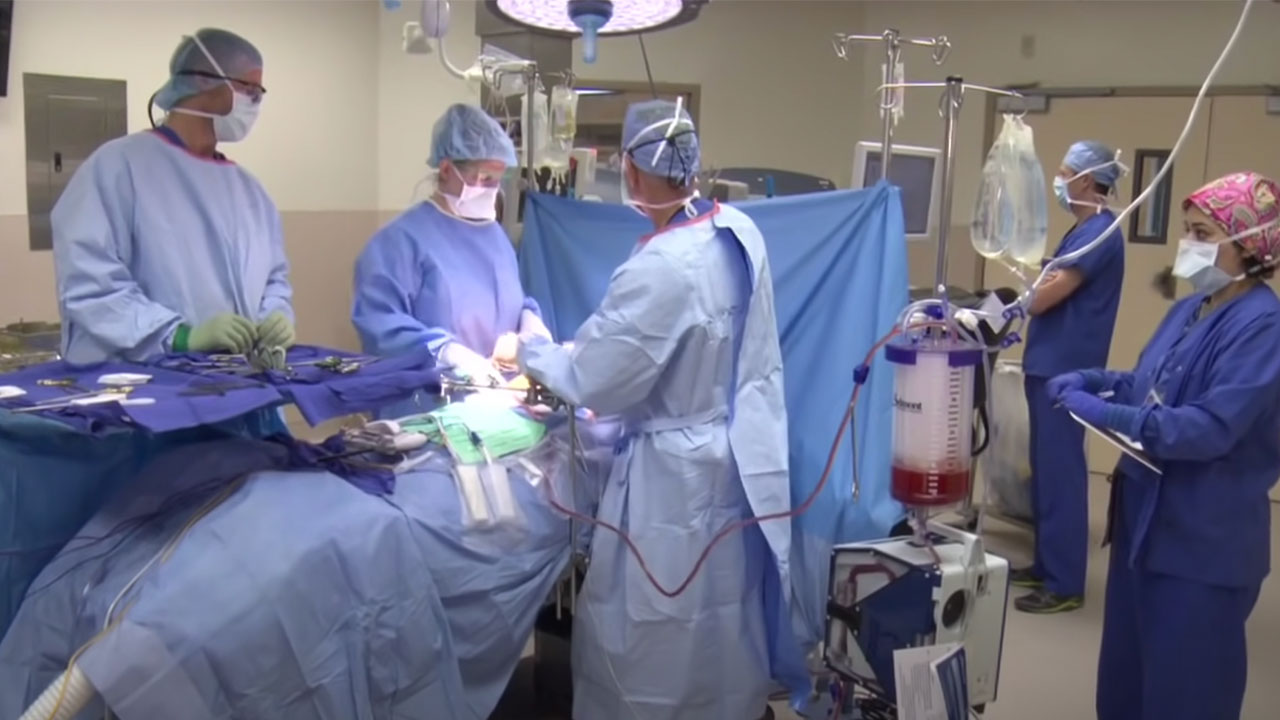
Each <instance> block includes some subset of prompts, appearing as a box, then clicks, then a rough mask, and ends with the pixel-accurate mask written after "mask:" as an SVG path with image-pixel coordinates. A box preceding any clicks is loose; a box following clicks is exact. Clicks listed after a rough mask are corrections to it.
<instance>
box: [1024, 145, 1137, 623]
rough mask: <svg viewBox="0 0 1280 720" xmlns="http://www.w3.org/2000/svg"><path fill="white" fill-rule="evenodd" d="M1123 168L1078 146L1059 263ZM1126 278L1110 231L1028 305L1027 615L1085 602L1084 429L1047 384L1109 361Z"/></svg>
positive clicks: (1098, 212)
mask: <svg viewBox="0 0 1280 720" xmlns="http://www.w3.org/2000/svg"><path fill="white" fill-rule="evenodd" d="M1122 169H1123V168H1122V166H1121V165H1120V163H1119V162H1118V161H1117V160H1116V154H1115V153H1114V152H1112V151H1111V150H1110V149H1109V148H1107V147H1105V146H1103V145H1102V144H1101V143H1097V142H1093V141H1082V142H1077V143H1075V144H1074V145H1072V146H1071V147H1070V148H1069V149H1068V150H1067V154H1066V157H1065V158H1063V160H1062V167H1061V169H1060V170H1059V171H1058V176H1057V177H1055V178H1054V181H1053V189H1054V193H1055V194H1056V195H1057V198H1058V204H1059V205H1061V206H1062V209H1064V210H1066V211H1067V212H1069V213H1071V214H1072V215H1074V216H1075V219H1076V222H1075V225H1073V226H1072V228H1071V230H1069V231H1068V232H1067V234H1066V236H1065V237H1064V238H1063V239H1062V242H1061V243H1060V244H1059V245H1058V249H1057V252H1055V253H1054V257H1062V256H1063V255H1066V254H1067V253H1070V252H1073V251H1075V250H1078V249H1080V248H1082V247H1084V246H1086V245H1088V244H1089V243H1091V242H1093V241H1094V239H1096V238H1097V237H1098V236H1099V235H1101V234H1102V233H1103V232H1104V231H1106V229H1107V228H1108V227H1110V226H1111V223H1112V221H1114V220H1115V214H1114V213H1112V212H1111V209H1110V208H1109V207H1107V200H1106V198H1107V196H1108V195H1110V194H1111V193H1112V191H1113V190H1114V189H1115V186H1116V181H1117V180H1118V179H1119V177H1120V174H1121V171H1122ZM1123 282H1124V237H1123V236H1122V235H1121V233H1120V231H1119V230H1116V231H1115V232H1113V233H1111V234H1110V235H1108V236H1107V238H1106V239H1105V240H1103V241H1102V242H1101V243H1100V244H1099V245H1098V246H1097V247H1095V248H1094V249H1093V250H1092V251H1091V252H1088V253H1086V254H1085V255H1083V256H1081V257H1079V258H1077V259H1076V260H1074V261H1072V262H1069V263H1066V264H1064V265H1063V266H1061V267H1059V268H1058V270H1057V271H1056V272H1054V273H1053V274H1051V275H1050V276H1049V278H1048V279H1047V281H1046V282H1045V284H1044V285H1043V286H1042V287H1041V288H1040V289H1039V290H1037V291H1036V294H1035V296H1034V298H1033V299H1032V301H1031V307H1030V313H1031V315H1032V316H1033V319H1032V321H1031V326H1030V328H1029V329H1028V333H1027V347H1026V350H1025V352H1024V354H1023V360H1022V367H1023V371H1024V372H1025V374H1026V379H1025V384H1026V394H1027V410H1028V418H1029V420H1030V426H1031V428H1030V429H1031V433H1030V435H1031V448H1030V451H1031V452H1030V455H1031V498H1032V512H1033V514H1034V516H1035V525H1036V531H1035V532H1036V534H1035V564H1034V565H1032V566H1031V567H1029V568H1024V569H1019V570H1015V571H1014V572H1013V576H1012V582H1013V584H1015V585H1018V586H1021V587H1029V588H1033V590H1034V591H1033V592H1032V593H1031V594H1029V595H1027V596H1025V597H1020V598H1018V599H1017V600H1016V601H1014V605H1015V607H1017V609H1019V610H1021V611H1023V612H1031V613H1053V612H1062V611H1066V610H1075V609H1076V608H1079V607H1080V606H1081V605H1082V604H1083V603H1084V589H1085V588H1084V586H1085V574H1086V562H1087V558H1088V554H1089V494H1088V493H1089V485H1088V483H1089V466H1088V464H1087V462H1086V460H1085V449H1084V432H1085V431H1084V428H1083V427H1081V426H1080V425H1079V424H1078V423H1076V422H1075V421H1074V420H1072V419H1071V416H1070V415H1068V414H1067V412H1066V411H1065V410H1063V409H1062V408H1060V407H1057V406H1056V405H1055V403H1054V401H1053V399H1052V398H1050V397H1049V395H1048V393H1046V392H1045V383H1047V382H1048V380H1049V379H1050V378H1052V377H1054V376H1055V375H1059V374H1061V373H1065V372H1068V371H1070V370H1079V369H1081V368H1088V367H1099V366H1103V365H1106V362H1107V353H1108V351H1109V350H1110V348H1111V336H1112V333H1113V331H1114V330H1115V326H1116V312H1117V311H1118V310H1119V307H1120V288H1121V285H1122V284H1123Z"/></svg>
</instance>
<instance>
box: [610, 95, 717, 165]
mask: <svg viewBox="0 0 1280 720" xmlns="http://www.w3.org/2000/svg"><path fill="white" fill-rule="evenodd" d="M673 120H674V121H675V122H674V123H673V122H672V121H673ZM622 149H623V151H624V152H627V153H630V155H631V164H632V165H633V166H634V167H635V168H636V169H637V170H639V171H640V172H643V173H647V174H649V175H657V176H658V177H664V178H667V179H669V180H675V181H677V182H679V183H681V184H687V183H688V182H689V181H690V180H692V179H693V176H694V175H697V174H698V170H699V169H700V168H701V164H702V158H701V153H700V152H699V150H698V132H697V128H695V127H694V125H693V118H691V117H689V113H688V112H686V111H685V109H684V108H683V107H682V108H680V114H679V116H678V117H677V115H676V104H675V103H674V102H671V101H669V100H646V101H645V102H639V103H633V104H632V105H631V106H630V107H628V108H627V119H626V121H624V122H623V123H622ZM655 160H656V162H655Z"/></svg>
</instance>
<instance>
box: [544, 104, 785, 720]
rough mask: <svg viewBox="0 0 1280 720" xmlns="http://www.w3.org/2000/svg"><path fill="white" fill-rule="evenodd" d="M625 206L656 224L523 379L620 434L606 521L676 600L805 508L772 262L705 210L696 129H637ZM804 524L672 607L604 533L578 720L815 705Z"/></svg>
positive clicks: (633, 122) (593, 576)
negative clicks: (601, 417)
mask: <svg viewBox="0 0 1280 720" xmlns="http://www.w3.org/2000/svg"><path fill="white" fill-rule="evenodd" d="M623 147H624V151H623V165H624V170H623V176H624V183H625V187H624V188H623V197H624V198H625V199H626V202H628V204H630V205H631V206H632V207H633V208H635V209H636V210H638V211H639V212H640V213H641V214H643V215H645V216H646V217H648V218H649V219H650V220H652V222H653V225H654V228H655V232H654V233H653V234H651V235H649V236H647V237H644V238H642V239H641V240H640V241H639V243H638V244H637V245H636V247H635V249H634V251H633V253H632V255H631V258H630V259H629V260H627V261H626V262H625V263H624V264H623V265H622V266H621V267H619V268H618V269H617V270H616V271H615V272H614V274H613V277H612V279H611V281H610V283H609V287H608V290H607V291H606V294H605V297H604V299H603V301H602V302H601V304H600V306H599V308H598V309H597V310H596V311H595V313H594V314H593V315H592V316H591V317H590V318H588V319H587V321H586V322H585V323H584V324H583V325H582V327H581V328H579V329H578V331H577V334H576V335H575V336H574V339H573V346H572V348H571V349H570V348H567V347H564V346H560V345H556V344H553V343H552V342H550V341H549V340H547V339H545V338H541V337H533V336H529V335H522V336H521V344H520V365H521V367H522V369H524V370H525V372H526V373H527V374H528V375H529V376H530V378H531V379H533V380H536V381H537V382H540V383H542V384H544V385H545V386H546V387H547V388H548V389H549V390H550V391H551V392H553V393H555V394H557V395H559V396H560V397H562V398H564V399H566V400H567V401H568V402H570V403H572V404H574V405H578V406H585V407H590V408H592V409H593V410H595V411H596V412H598V413H601V414H606V415H613V414H618V415H621V416H622V418H623V421H624V427H625V430H624V432H625V436H624V439H623V441H622V442H621V444H620V446H619V448H618V450H617V452H618V456H617V457H616V459H615V462H614V465H613V472H612V475H611V477H610V479H609V480H608V482H607V485H606V488H605V490H604V492H603V496H602V498H601V499H600V504H599V510H598V512H597V516H598V518H599V520H601V521H603V522H607V523H609V524H611V525H613V526H614V527H617V528H619V529H621V530H622V531H624V532H626V533H627V534H629V535H630V537H631V539H632V540H633V541H634V543H635V545H636V547H637V549H638V550H639V552H640V553H641V554H642V555H643V557H644V562H645V563H646V564H647V566H648V568H649V570H650V571H651V572H652V574H653V577H654V578H655V579H656V581H657V582H658V583H660V584H661V585H662V586H664V587H665V588H666V589H667V591H668V592H670V591H674V590H675V589H677V588H678V586H680V585H681V583H682V582H683V581H684V580H685V578H686V576H688V575H689V573H690V572H691V571H692V570H693V569H694V564H695V561H696V560H697V559H698V556H699V555H700V554H702V552H703V551H704V549H706V548H707V547H708V546H709V545H710V543H711V542H712V539H713V537H715V536H716V535H717V533H720V532H721V531H723V530H726V529H729V528H733V527H734V526H736V525H738V524H739V523H741V522H743V521H744V520H747V519H748V518H752V517H753V516H754V517H759V516H763V515H766V514H770V513H776V512H785V511H787V510H788V509H789V508H790V490H789V482H788V473H787V424H786V409H785V407H784V405H783V385H782V360H781V351H780V349H779V345H778V329H777V324H776V318H775V314H774V304H773V287H772V279H771V277H770V273H769V262H768V256H767V255H766V254H765V245H764V241H763V238H762V237H761V236H760V232H759V230H757V229H756V227H755V225H754V224H753V223H752V222H751V220H750V219H748V218H747V217H746V216H745V215H743V214H742V213H741V212H739V211H737V210H735V209H733V208H729V207H722V206H719V205H716V204H713V203H710V202H707V201H705V200H701V199H698V196H697V193H696V192H695V191H694V178H695V174H696V173H697V171H698V166H699V150H698V136H697V134H696V132H695V129H694V126H693V122H692V120H691V119H690V117H689V115H688V113H686V112H684V111H683V110H682V109H679V107H678V106H677V105H675V104H673V103H670V102H667V101H661V100H654V101H650V102H644V103H640V104H637V105H633V106H631V107H630V108H629V109H628V112H627V116H626V122H625V124H624V126H623ZM790 543H791V528H790V524H789V521H787V520H779V521H770V522H766V523H763V524H760V525H751V526H749V527H747V528H746V529H741V530H734V531H733V532H731V533H730V534H728V535H726V536H725V537H724V539H723V540H722V541H721V542H720V543H719V544H717V545H716V546H715V547H714V549H712V550H711V552H710V555H709V557H708V558H707V561H706V564H705V565H704V566H703V567H702V568H701V569H700V571H699V572H698V574H697V576H696V578H695V579H694V580H693V581H692V582H691V583H690V584H689V585H688V587H687V589H685V590H684V592H682V593H681V594H679V595H676V596H675V597H667V596H666V594H665V593H662V592H660V591H659V590H658V589H657V587H655V585H654V584H653V583H651V582H650V580H649V579H648V578H647V577H646V574H645V571H644V570H643V569H642V566H641V563H640V562H639V561H638V559H637V558H636V557H635V556H634V555H632V554H631V552H630V550H629V549H628V548H627V546H626V545H625V543H624V542H623V541H622V540H621V539H620V538H619V537H618V536H617V535H616V534H615V533H613V532H610V531H608V530H606V529H603V528H599V527H597V528H596V529H595V532H594V535H593V540H592V546H591V550H590V553H591V563H590V566H589V569H588V571H587V576H586V582H585V585H584V587H583V589H582V593H581V595H580V596H579V599H578V606H577V608H578V609H577V612H576V613H575V616H574V625H573V673H574V690H573V705H574V710H573V717H574V718H575V719H576V720H613V719H614V718H630V719H633V720H650V719H652V720H659V719H661V720H720V719H723V720H749V719H750V718H755V717H759V716H760V714H761V713H762V712H763V711H764V710H765V702H766V699H767V696H768V694H769V690H770V678H771V676H772V677H774V678H777V679H779V680H781V681H783V682H785V683H787V685H788V687H789V688H790V689H792V690H798V691H801V692H802V691H803V687H804V684H805V682H806V677H805V674H804V668H803V666H802V661H801V658H800V655H799V652H798V650H797V649H796V647H797V646H796V644H795V640H794V637H793V636H792V635H791V634H790V625H789V616H788V613H789V608H790V590H789V587H790V577H789V576H790V571H789V569H788V564H787V563H788V561H787V558H788V554H789V551H790Z"/></svg>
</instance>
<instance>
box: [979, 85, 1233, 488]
mask: <svg viewBox="0 0 1280 720" xmlns="http://www.w3.org/2000/svg"><path fill="white" fill-rule="evenodd" d="M1191 105H1192V98H1189V97H1187V98H1183V97H1091V98H1061V99H1060V98H1054V99H1052V100H1051V101H1050V104H1049V111H1048V112H1047V113H1044V114H1040V115H1028V116H1027V118H1026V120H1027V122H1028V124H1030V125H1031V127H1032V128H1033V129H1034V131H1035V140H1036V152H1037V154H1038V155H1039V157H1040V162H1041V164H1042V165H1043V166H1044V170H1045V174H1046V183H1047V185H1046V186H1047V187H1052V181H1053V176H1054V175H1056V174H1057V171H1058V167H1059V164H1060V163H1061V160H1062V157H1063V155H1064V154H1065V153H1066V150H1067V148H1068V147H1069V146H1070V145H1071V143H1073V142H1075V141H1077V140H1098V141H1100V142H1102V143H1104V144H1106V145H1108V146H1110V147H1112V148H1115V149H1118V150H1120V151H1121V155H1120V160H1121V162H1123V163H1125V164H1126V165H1128V166H1131V165H1132V164H1133V162H1132V161H1133V159H1134V157H1135V156H1136V154H1137V151H1138V150H1139V149H1144V150H1169V149H1171V148H1172V147H1173V145H1174V143H1175V142H1176V141H1177V139H1178V135H1179V134H1180V133H1181V132H1182V127H1183V124H1184V123H1185V122H1186V120H1187V115H1188V113H1189V112H1190V110H1191ZM1224 114H1225V113H1224ZM1207 115H1208V112H1207V105H1206V106H1204V107H1202V110H1201V113H1200V118H1199V119H1198V120H1197V122H1196V124H1195V125H1194V126H1193V128H1192V130H1191V133H1190V135H1189V136H1188V137H1187V140H1186V142H1185V143H1184V144H1183V146H1182V151H1181V152H1180V153H1179V155H1178V157H1177V158H1176V159H1175V160H1174V167H1173V169H1172V170H1171V176H1172V193H1171V197H1172V199H1173V202H1172V206H1173V208H1174V210H1173V212H1172V213H1171V214H1170V217H1169V233H1168V234H1169V235H1171V236H1173V237H1174V238H1176V237H1178V236H1179V234H1180V232H1181V225H1182V218H1181V213H1180V212H1178V211H1177V208H1178V206H1179V204H1180V203H1181V200H1182V198H1184V197H1186V196H1187V195H1188V194H1189V193H1191V192H1192V191H1194V190H1196V189H1197V188H1199V187H1200V186H1201V185H1202V184H1203V182H1204V171H1205V160H1206V155H1207V152H1208V145H1209V132H1208V128H1209V124H1210V123H1209V122H1208V119H1207V117H1206V116H1207ZM1214 115H1215V120H1216V117H1217V115H1218V113H1214ZM1254 145H1256V143H1254ZM1133 181H1134V175H1133V174H1130V175H1127V176H1125V177H1122V178H1121V179H1120V181H1119V182H1118V183H1117V185H1118V187H1117V188H1116V191H1117V193H1118V197H1116V198H1113V199H1112V205H1113V206H1114V207H1116V208H1117V209H1121V208H1124V207H1125V206H1126V205H1127V204H1128V203H1129V201H1130V200H1131V199H1132V198H1133V196H1134V195H1135V194H1136V193H1135V190H1134V188H1133ZM1146 182H1150V178H1147V179H1146ZM1139 191H1140V188H1139ZM1049 202H1050V209H1049V243H1048V246H1047V250H1046V254H1050V253H1052V251H1053V250H1055V249H1056V248H1057V245H1058V243H1059V241H1060V240H1061V239H1062V237H1063V235H1065V234H1066V232H1067V230H1069V229H1070V228H1071V225H1072V224H1073V223H1074V217H1073V216H1071V215H1069V214H1068V213H1067V212H1066V211H1064V210H1062V209H1060V208H1058V207H1057V206H1056V204H1054V200H1053V198H1049ZM1129 228H1130V223H1129V221H1128V220H1126V221H1125V222H1124V224H1123V225H1122V227H1121V229H1122V230H1123V232H1124V234H1125V276H1124V285H1123V289H1122V294H1121V299H1120V311H1119V314H1118V315H1117V318H1116V328H1115V334H1114V336H1113V339H1112V341H1111V355H1110V358H1109V361H1108V366H1109V367H1112V368H1132V367H1133V365H1134V364H1135V362H1136V361H1137V359H1138V354H1139V352H1141V350H1142V347H1143V346H1144V345H1145V344H1146V342H1147V340H1148V339H1149V338H1150V337H1151V334H1152V333H1153V332H1154V331H1155V329H1156V326H1157V325H1158V324H1159V322H1160V320H1161V319H1162V318H1163V317H1164V315H1165V312H1166V311H1167V310H1168V308H1169V305H1170V303H1169V301H1168V300H1166V299H1165V298H1164V297H1163V296H1161V295H1160V293H1159V292H1158V291H1157V290H1156V288H1155V286H1154V284H1153V279H1154V278H1155V276H1156V275H1157V273H1159V272H1160V271H1161V270H1163V269H1164V268H1166V267H1168V266H1170V265H1172V264H1173V256H1174V252H1175V250H1176V249H1177V244H1176V241H1171V240H1168V239H1166V240H1165V242H1164V243H1162V244H1143V243H1134V242H1131V241H1130V239H1129V235H1130V232H1129ZM985 273H986V275H985V277H986V282H985V284H986V285H987V287H999V286H1000V285H1003V284H1009V283H1014V285H1013V286H1014V287H1017V286H1018V285H1017V284H1016V283H1017V281H1016V280H1014V279H1013V277H1012V275H1011V274H1010V273H1009V271H1007V270H1006V269H1004V268H1003V267H1002V266H1001V265H1000V264H999V263H996V262H991V261H988V262H987V263H986V266H985ZM1032 322H1034V320H1032ZM1010 350H1011V351H1012V352H1009V356H1010V357H1018V358H1020V357H1021V352H1022V351H1021V345H1019V346H1016V347H1015V348H1011V349H1010ZM1088 443H1089V444H1088V454H1089V469H1090V470H1091V471H1093V472H1099V473H1106V474H1109V473H1110V472H1111V471H1112V469H1113V468H1114V467H1115V463H1116V460H1117V459H1118V451H1117V450H1115V448H1113V447H1111V446H1110V445H1108V444H1107V443H1106V441H1104V440H1101V439H1099V438H1095V437H1093V436H1092V434H1091V435H1090V438H1089V441H1088Z"/></svg>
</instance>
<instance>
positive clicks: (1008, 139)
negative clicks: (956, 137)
mask: <svg viewBox="0 0 1280 720" xmlns="http://www.w3.org/2000/svg"><path fill="white" fill-rule="evenodd" d="M1015 132H1016V129H1015V126H1014V123H1013V122H1012V116H1010V115H1005V116H1004V125H1003V126H1002V127H1001V128H1000V134H999V135H997V136H996V140H995V142H994V143H992V145H991V150H990V151H988V152H987V161H986V163H985V164H984V165H983V166H982V184H981V185H980V186H979V187H978V201H977V205H976V206H975V207H974V209H973V222H972V223H971V224H970V226H969V239H970V240H971V241H972V242H973V249H974V250H976V251H977V253H978V254H979V255H981V256H983V257H985V258H997V257H1000V256H1001V255H1003V254H1005V253H1006V252H1008V250H1009V245H1010V243H1011V242H1012V241H1013V233H1014V224H1015V214H1016V212H1017V206H1018V196H1019V195H1020V193H1021V188H1020V187H1019V184H1020V179H1021V173H1020V171H1019V168H1018V156H1017V150H1016V144H1017V141H1016V139H1015V137H1014V135H1015Z"/></svg>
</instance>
